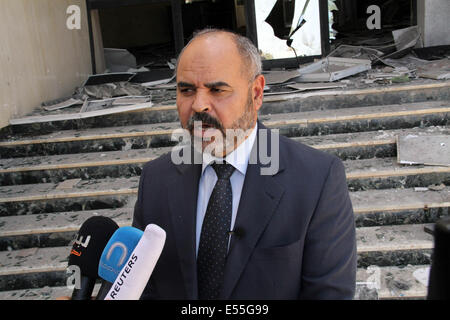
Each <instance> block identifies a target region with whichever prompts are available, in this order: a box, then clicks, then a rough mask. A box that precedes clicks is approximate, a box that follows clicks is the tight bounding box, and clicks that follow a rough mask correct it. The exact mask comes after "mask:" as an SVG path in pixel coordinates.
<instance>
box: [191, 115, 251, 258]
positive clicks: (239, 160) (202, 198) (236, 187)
mask: <svg viewBox="0 0 450 320" xmlns="http://www.w3.org/2000/svg"><path fill="white" fill-rule="evenodd" d="M257 129H258V123H256V124H255V127H254V128H253V131H252V133H251V134H250V135H249V136H248V138H247V139H245V140H244V141H243V142H242V143H241V144H240V145H239V146H238V147H237V148H236V149H235V150H233V152H230V153H229V154H228V155H227V156H226V157H225V159H223V158H216V157H214V156H212V155H211V154H209V153H203V165H202V175H201V177H200V182H199V184H198V198H197V225H196V226H197V229H196V252H197V253H198V245H199V243H200V234H201V231H202V224H203V219H204V217H205V214H206V208H207V207H208V201H209V197H210V196H211V193H212V191H213V189H214V186H215V185H216V182H217V175H216V172H215V171H214V169H213V168H212V167H211V166H210V164H211V163H212V162H214V161H223V160H225V161H226V162H227V163H228V164H230V165H232V166H233V167H234V168H235V170H234V172H233V174H232V175H231V177H230V182H231V189H232V193H233V207H232V208H233V209H232V214H231V225H230V229H229V230H233V227H234V222H235V220H236V214H237V210H238V206H239V200H240V199H241V193H242V186H243V185H244V179H245V173H246V172H247V166H248V160H249V158H250V152H251V150H252V147H253V144H254V143H255V140H256V132H257Z"/></svg>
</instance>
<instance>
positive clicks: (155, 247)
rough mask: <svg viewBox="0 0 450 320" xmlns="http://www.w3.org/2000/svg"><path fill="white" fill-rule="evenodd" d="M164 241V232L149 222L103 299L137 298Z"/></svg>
mask: <svg viewBox="0 0 450 320" xmlns="http://www.w3.org/2000/svg"><path fill="white" fill-rule="evenodd" d="M165 242H166V232H165V231H164V230H163V229H161V228H160V227H158V226H157V225H156V224H149V225H148V226H147V227H146V228H145V231H144V234H143V235H142V238H141V239H140V240H139V242H138V244H137V245H136V247H135V248H134V250H133V252H132V253H131V255H130V258H129V259H128V261H127V263H126V264H125V265H124V266H123V267H122V270H121V271H120V273H119V274H118V276H117V278H116V280H115V281H114V283H113V285H112V287H111V289H110V290H109V292H108V294H107V295H106V297H105V300H139V298H140V297H141V295H142V292H143V291H144V289H145V286H146V285H147V282H148V280H149V279H150V276H151V274H152V272H153V269H154V268H155V265H156V263H157V262H158V259H159V256H160V255H161V252H162V250H163V247H164V243H165Z"/></svg>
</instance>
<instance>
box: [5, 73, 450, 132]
mask: <svg viewBox="0 0 450 320" xmlns="http://www.w3.org/2000/svg"><path fill="white" fill-rule="evenodd" d="M360 86H363V87H362V88H357V89H344V90H341V89H339V90H335V89H334V90H320V91H313V92H300V93H291V94H281V95H273V96H265V97H264V103H263V106H262V108H261V110H260V115H264V114H274V113H285V112H299V111H313V110H327V109H341V108H352V107H356V106H358V107H363V106H373V105H388V104H403V103H414V102H426V101H430V100H446V99H450V81H434V80H433V81H428V80H425V81H424V80H423V79H422V80H420V81H416V80H413V81H411V82H410V83H407V84H401V85H393V86H385V85H378V84H373V85H363V84H360ZM69 112H70V111H69ZM34 113H35V115H33V116H28V117H24V118H20V119H12V120H11V121H10V123H11V124H12V125H10V126H8V127H6V128H4V129H2V130H0V137H3V138H8V137H9V136H17V135H29V134H42V133H44V132H46V133H50V132H57V131H60V130H83V129H86V128H95V127H109V126H110V125H111V123H114V124H116V125H117V126H127V125H131V124H135V125H137V124H152V123H159V122H171V121H178V114H177V111H176V106H175V105H174V104H173V103H172V104H170V103H169V104H168V103H164V104H161V105H154V106H152V107H148V108H142V109H139V110H133V111H128V112H121V113H118V114H112V115H102V116H97V117H90V118H84V119H80V114H79V113H72V114H70V113H69V114H68V112H67V111H66V110H64V109H62V110H58V111H57V112H56V113H55V112H54V113H49V112H43V111H40V110H37V111H36V112H34Z"/></svg>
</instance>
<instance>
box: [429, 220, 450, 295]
mask: <svg viewBox="0 0 450 320" xmlns="http://www.w3.org/2000/svg"><path fill="white" fill-rule="evenodd" d="M432 260H433V261H432V263H431V268H430V276H429V279H428V292H427V299H428V300H449V299H450V275H449V272H448V271H449V270H450V217H445V218H442V219H440V220H438V221H437V222H436V224H435V227H434V249H433V258H432Z"/></svg>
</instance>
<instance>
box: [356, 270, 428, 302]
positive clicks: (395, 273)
mask: <svg viewBox="0 0 450 320" xmlns="http://www.w3.org/2000/svg"><path fill="white" fill-rule="evenodd" d="M429 273H430V266H429V265H406V266H403V267H396V266H390V267H377V266H371V267H368V268H358V270H357V272H356V279H357V282H356V284H357V288H358V284H366V285H367V283H369V285H370V286H373V287H375V288H376V289H377V296H378V299H380V300H388V299H396V300H397V299H421V300H423V299H426V297H427V291H428V277H429ZM378 279H379V280H378ZM359 299H360V300H367V299H368V297H365V296H364V295H361V294H360V295H359Z"/></svg>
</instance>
